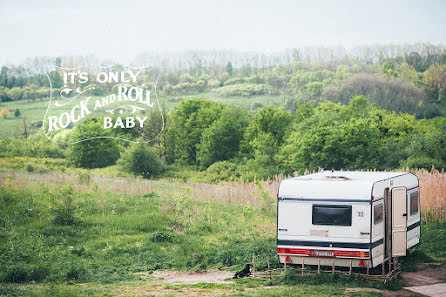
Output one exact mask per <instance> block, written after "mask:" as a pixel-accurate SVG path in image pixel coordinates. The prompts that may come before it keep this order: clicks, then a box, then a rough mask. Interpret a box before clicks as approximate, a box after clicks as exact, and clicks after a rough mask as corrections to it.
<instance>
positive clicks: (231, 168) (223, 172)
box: [206, 161, 240, 182]
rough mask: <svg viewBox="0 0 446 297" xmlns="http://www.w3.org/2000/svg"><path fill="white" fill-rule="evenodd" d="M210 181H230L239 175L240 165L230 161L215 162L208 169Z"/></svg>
mask: <svg viewBox="0 0 446 297" xmlns="http://www.w3.org/2000/svg"><path fill="white" fill-rule="evenodd" d="M206 173H207V174H208V179H209V181H210V182H219V181H228V180H230V179H233V178H236V177H239V176H240V174H239V172H238V166H237V164H235V163H232V162H230V161H219V162H215V163H214V164H212V165H211V166H209V167H208V168H207V169H206Z"/></svg>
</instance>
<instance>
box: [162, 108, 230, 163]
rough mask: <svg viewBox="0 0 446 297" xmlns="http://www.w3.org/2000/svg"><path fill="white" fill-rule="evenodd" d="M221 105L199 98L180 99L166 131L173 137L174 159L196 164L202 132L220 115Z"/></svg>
mask: <svg viewBox="0 0 446 297" xmlns="http://www.w3.org/2000/svg"><path fill="white" fill-rule="evenodd" d="M221 110H222V105H219V104H216V103H213V102H210V101H205V100H201V99H191V100H184V101H181V102H180V104H178V105H177V106H176V107H175V110H174V112H173V114H172V119H171V123H172V124H171V127H170V129H169V131H168V133H169V134H170V136H167V137H168V138H170V139H172V138H173V143H174V144H175V147H174V148H173V150H174V154H175V159H176V160H179V161H180V162H184V163H187V164H191V165H196V164H197V151H198V146H199V144H200V142H201V137H202V134H203V132H204V131H205V130H206V129H207V128H208V127H209V126H210V125H211V124H212V123H213V122H214V121H215V120H217V119H218V118H219V117H220V112H221Z"/></svg>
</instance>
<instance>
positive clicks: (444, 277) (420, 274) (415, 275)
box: [402, 265, 446, 297]
mask: <svg viewBox="0 0 446 297" xmlns="http://www.w3.org/2000/svg"><path fill="white" fill-rule="evenodd" d="M402 278H403V281H404V282H405V283H406V284H407V285H408V286H407V287H404V289H406V290H409V291H412V292H415V293H418V294H422V295H426V296H435V297H446V283H445V281H446V265H441V266H438V267H435V268H427V269H424V270H421V271H417V272H406V273H403V274H402Z"/></svg>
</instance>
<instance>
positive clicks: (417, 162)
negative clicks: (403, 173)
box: [402, 156, 446, 170]
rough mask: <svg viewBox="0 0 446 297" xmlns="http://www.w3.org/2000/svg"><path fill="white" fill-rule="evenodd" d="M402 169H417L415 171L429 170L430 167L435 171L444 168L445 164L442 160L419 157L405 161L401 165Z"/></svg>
mask: <svg viewBox="0 0 446 297" xmlns="http://www.w3.org/2000/svg"><path fill="white" fill-rule="evenodd" d="M402 165H403V167H408V168H417V169H421V168H424V169H427V170H430V169H431V168H432V166H434V167H435V168H437V169H441V168H446V164H445V163H444V162H443V161H442V160H437V159H434V158H431V157H426V156H420V157H409V158H408V159H407V160H406V161H404V162H403V163H402Z"/></svg>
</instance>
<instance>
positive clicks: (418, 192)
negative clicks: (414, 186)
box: [409, 190, 420, 216]
mask: <svg viewBox="0 0 446 297" xmlns="http://www.w3.org/2000/svg"><path fill="white" fill-rule="evenodd" d="M414 197H417V210H416V211H412V199H413V198H414ZM419 211H420V191H418V190H417V191H414V192H412V193H410V195H409V214H410V215H411V216H413V215H416V214H418V213H419Z"/></svg>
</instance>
